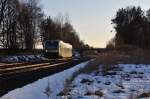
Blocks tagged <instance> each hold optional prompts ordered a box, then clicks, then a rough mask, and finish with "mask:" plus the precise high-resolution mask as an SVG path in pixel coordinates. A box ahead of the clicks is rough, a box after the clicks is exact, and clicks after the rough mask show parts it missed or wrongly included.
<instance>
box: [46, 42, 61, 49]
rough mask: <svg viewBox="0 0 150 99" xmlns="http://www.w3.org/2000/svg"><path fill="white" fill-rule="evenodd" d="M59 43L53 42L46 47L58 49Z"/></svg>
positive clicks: (47, 43)
mask: <svg viewBox="0 0 150 99" xmlns="http://www.w3.org/2000/svg"><path fill="white" fill-rule="evenodd" d="M58 45H59V44H58V42H55V41H53V42H46V43H45V47H46V48H57V47H58Z"/></svg>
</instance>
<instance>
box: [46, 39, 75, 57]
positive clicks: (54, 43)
mask: <svg viewBox="0 0 150 99" xmlns="http://www.w3.org/2000/svg"><path fill="white" fill-rule="evenodd" d="M44 55H45V57H47V58H70V57H72V55H73V53H72V45H70V44H68V43H64V42H63V41H60V40H51V41H46V42H45V44H44Z"/></svg>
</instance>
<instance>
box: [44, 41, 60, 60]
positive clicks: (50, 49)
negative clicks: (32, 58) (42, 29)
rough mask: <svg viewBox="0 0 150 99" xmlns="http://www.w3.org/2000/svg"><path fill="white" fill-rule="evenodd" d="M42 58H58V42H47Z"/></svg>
mask: <svg viewBox="0 0 150 99" xmlns="http://www.w3.org/2000/svg"><path fill="white" fill-rule="evenodd" d="M44 50H45V52H44V56H45V57H47V58H58V57H59V41H47V42H45V46H44Z"/></svg>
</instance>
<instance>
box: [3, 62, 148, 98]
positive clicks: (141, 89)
mask: <svg viewBox="0 0 150 99" xmlns="http://www.w3.org/2000/svg"><path fill="white" fill-rule="evenodd" d="M87 63H88V62H84V63H81V64H79V65H77V66H75V67H73V68H71V69H68V70H65V71H63V72H61V73H57V74H55V75H52V76H50V77H46V78H44V79H40V80H38V81H36V82H35V83H32V84H29V85H27V86H25V87H23V88H19V89H16V90H14V91H11V92H9V93H8V94H6V95H4V96H3V97H1V99H67V98H65V97H66V96H58V93H60V92H61V91H62V90H63V89H64V84H65V81H66V79H68V78H70V77H71V76H72V74H73V73H74V72H75V71H78V70H79V69H80V68H84V67H85V66H86V64H87ZM101 66H102V65H100V66H99V68H101ZM115 67H118V68H119V69H114V70H111V71H109V72H111V73H113V72H115V73H114V74H113V75H112V74H111V75H109V74H108V75H103V74H102V73H96V71H93V72H92V73H90V74H84V73H81V74H79V75H78V76H77V77H75V79H74V80H73V81H72V82H71V84H70V85H69V86H68V87H69V89H70V90H69V95H68V96H67V97H71V99H136V97H138V96H139V95H140V94H142V93H150V65H144V64H139V65H135V64H118V65H116V66H115ZM99 72H100V71H99ZM47 86H49V87H50V88H49V89H48V87H47ZM46 88H47V89H46ZM45 89H46V90H49V92H50V93H45ZM46 94H49V95H50V97H49V98H48V97H47V96H46ZM139 99H150V97H147V98H144V97H141V98H139Z"/></svg>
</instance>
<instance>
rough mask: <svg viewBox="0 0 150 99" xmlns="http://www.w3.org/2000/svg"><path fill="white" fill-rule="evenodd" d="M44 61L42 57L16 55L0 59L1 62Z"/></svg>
mask: <svg viewBox="0 0 150 99" xmlns="http://www.w3.org/2000/svg"><path fill="white" fill-rule="evenodd" d="M39 60H46V58H44V57H43V56H42V55H18V56H5V57H1V58H0V61H1V62H27V61H39Z"/></svg>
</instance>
